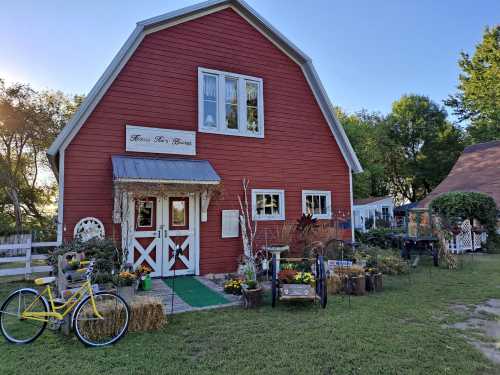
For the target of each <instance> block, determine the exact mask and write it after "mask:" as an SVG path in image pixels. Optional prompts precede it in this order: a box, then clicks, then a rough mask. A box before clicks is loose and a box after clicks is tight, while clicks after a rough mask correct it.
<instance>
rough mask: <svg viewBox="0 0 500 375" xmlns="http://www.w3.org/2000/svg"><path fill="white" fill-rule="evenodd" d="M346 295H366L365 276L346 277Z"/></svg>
mask: <svg viewBox="0 0 500 375" xmlns="http://www.w3.org/2000/svg"><path fill="white" fill-rule="evenodd" d="M343 289H344V292H345V293H348V294H354V295H356V296H362V295H364V294H365V293H366V281H365V277H364V276H354V277H352V276H351V277H345V278H344V279H343Z"/></svg>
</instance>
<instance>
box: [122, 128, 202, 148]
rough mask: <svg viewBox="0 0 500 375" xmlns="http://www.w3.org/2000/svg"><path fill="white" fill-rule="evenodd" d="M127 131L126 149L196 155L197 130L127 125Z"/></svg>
mask: <svg viewBox="0 0 500 375" xmlns="http://www.w3.org/2000/svg"><path fill="white" fill-rule="evenodd" d="M125 133H126V135H125V149H126V151H134V152H152V153H155V154H178V155H196V132H191V131H185V130H173V129H159V128H147V127H144V126H135V125H127V126H126V131H125Z"/></svg>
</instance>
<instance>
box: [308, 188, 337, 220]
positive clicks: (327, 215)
mask: <svg viewBox="0 0 500 375" xmlns="http://www.w3.org/2000/svg"><path fill="white" fill-rule="evenodd" d="M302 212H303V213H304V214H306V215H307V214H309V215H312V216H313V217H314V218H316V219H331V218H332V194H331V192H329V191H318V190H302Z"/></svg>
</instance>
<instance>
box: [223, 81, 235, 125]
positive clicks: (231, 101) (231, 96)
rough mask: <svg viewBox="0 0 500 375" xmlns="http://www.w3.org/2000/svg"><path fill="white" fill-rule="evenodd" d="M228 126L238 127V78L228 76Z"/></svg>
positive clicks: (226, 98) (226, 97)
mask: <svg viewBox="0 0 500 375" xmlns="http://www.w3.org/2000/svg"><path fill="white" fill-rule="evenodd" d="M225 81H226V96H225V100H226V127H227V128H228V129H238V80H237V79H236V78H226V80H225Z"/></svg>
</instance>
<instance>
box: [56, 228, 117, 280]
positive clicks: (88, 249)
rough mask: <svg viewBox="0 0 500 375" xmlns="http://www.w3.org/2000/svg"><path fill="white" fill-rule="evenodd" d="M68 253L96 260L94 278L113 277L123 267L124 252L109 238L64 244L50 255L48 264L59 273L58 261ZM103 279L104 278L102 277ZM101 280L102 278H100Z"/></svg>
mask: <svg viewBox="0 0 500 375" xmlns="http://www.w3.org/2000/svg"><path fill="white" fill-rule="evenodd" d="M68 252H76V253H78V254H80V253H84V254H85V258H87V259H94V260H95V264H94V277H95V276H96V275H97V274H108V275H111V274H112V273H114V272H117V271H119V270H120V268H121V266H122V264H123V263H122V255H121V254H122V252H121V251H120V250H118V249H117V248H116V246H115V243H114V242H113V241H112V240H111V239H108V238H105V239H97V238H96V239H92V240H90V241H87V242H81V241H78V240H73V241H70V242H67V243H65V244H63V245H62V246H60V247H58V248H57V249H55V250H54V251H52V252H50V253H49V256H48V263H49V265H51V266H52V267H53V268H54V271H55V272H57V271H58V270H57V259H58V256H59V255H64V254H66V253H68ZM102 277H103V276H102ZM100 278H101V276H100Z"/></svg>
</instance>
